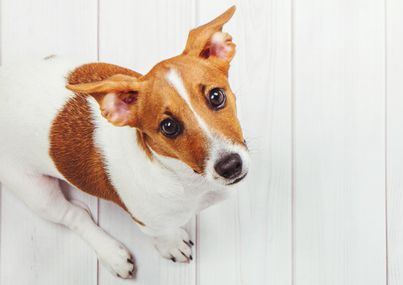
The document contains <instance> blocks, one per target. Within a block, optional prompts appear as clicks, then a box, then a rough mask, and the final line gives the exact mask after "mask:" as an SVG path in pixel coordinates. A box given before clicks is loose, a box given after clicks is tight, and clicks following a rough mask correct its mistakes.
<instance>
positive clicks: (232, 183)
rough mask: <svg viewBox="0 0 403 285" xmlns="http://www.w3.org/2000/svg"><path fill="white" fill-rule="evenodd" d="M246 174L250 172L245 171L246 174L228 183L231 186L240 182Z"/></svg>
mask: <svg viewBox="0 0 403 285" xmlns="http://www.w3.org/2000/svg"><path fill="white" fill-rule="evenodd" d="M246 175H248V173H245V174H244V175H242V176H240V177H238V178H237V179H235V180H234V181H232V182H230V183H228V184H227V185H228V186H230V185H234V184H237V183H238V182H240V181H242V180H243V179H244V178H245V177H246Z"/></svg>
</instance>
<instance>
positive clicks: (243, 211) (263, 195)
mask: <svg viewBox="0 0 403 285" xmlns="http://www.w3.org/2000/svg"><path fill="white" fill-rule="evenodd" d="M232 4H233V1H220V2H218V3H217V2H215V1H200V2H199V15H198V18H199V22H200V23H199V24H201V23H204V22H206V21H209V20H210V19H212V18H214V17H215V16H217V15H218V14H219V13H221V12H223V11H225V9H227V8H228V7H230V6H231V5H232ZM235 4H236V5H237V12H236V13H235V15H234V18H233V19H232V20H231V22H230V23H228V25H227V26H225V27H224V30H225V31H228V32H229V33H230V34H231V35H232V36H233V38H234V42H235V43H236V44H237V55H236V57H235V60H234V62H233V63H232V71H231V73H230V82H231V84H232V89H233V90H234V91H235V93H236V94H237V104H238V110H239V117H240V121H241V124H242V125H243V128H244V131H245V136H246V139H247V141H248V144H249V146H250V149H251V155H252V167H251V171H250V173H249V175H248V176H249V177H248V179H247V182H245V184H243V185H241V186H238V187H237V188H238V189H236V190H234V192H235V193H234V194H235V195H234V196H233V197H231V198H230V199H229V200H227V201H225V202H224V203H222V204H220V205H217V206H214V207H212V208H210V209H207V210H205V211H203V212H202V213H201V214H200V217H199V221H200V222H199V239H198V244H199V265H198V280H199V284H201V285H214V284H234V285H236V284H283V285H288V284H291V1H283V0H270V1H257V2H256V1H236V3H235ZM212 272H214V274H212Z"/></svg>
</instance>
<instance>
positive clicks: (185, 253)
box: [142, 227, 194, 262]
mask: <svg viewBox="0 0 403 285" xmlns="http://www.w3.org/2000/svg"><path fill="white" fill-rule="evenodd" d="M142 231H143V232H144V233H145V234H147V235H149V236H151V237H152V238H153V242H154V245H155V247H156V248H157V250H158V251H159V252H160V254H161V255H162V256H163V257H165V258H168V259H171V260H172V261H173V262H177V261H178V262H190V261H191V260H192V259H193V257H192V246H193V245H194V244H193V241H191V240H190V238H189V234H188V233H187V232H186V231H185V230H184V229H183V228H173V229H154V228H149V227H142Z"/></svg>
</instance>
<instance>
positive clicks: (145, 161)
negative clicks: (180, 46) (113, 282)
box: [0, 6, 250, 278]
mask: <svg viewBox="0 0 403 285" xmlns="http://www.w3.org/2000/svg"><path fill="white" fill-rule="evenodd" d="M234 12H235V7H234V6H233V7H231V8H230V9H228V10H227V11H226V12H224V13H223V14H222V15H220V16H218V17H217V18H216V19H214V20H212V21H211V22H209V23H207V24H205V25H202V26H200V27H197V28H195V29H193V30H191V31H190V32H189V36H188V40H187V43H186V47H185V49H184V51H183V52H182V54H180V55H178V56H175V57H173V58H170V59H167V60H164V61H162V62H160V63H158V64H157V65H155V66H154V67H153V68H152V69H151V70H150V71H149V72H148V73H147V74H145V75H141V74H139V73H137V72H135V71H132V70H129V69H127V68H123V67H120V66H116V65H113V64H107V63H90V64H85V65H81V66H79V65H76V64H73V63H72V62H70V61H67V60H65V59H63V58H59V57H57V56H55V57H49V58H47V59H44V60H41V61H38V62H37V63H25V64H24V65H18V64H15V65H12V64H11V65H10V66H3V67H2V68H1V71H0V130H1V136H0V181H1V182H2V184H3V186H4V187H5V188H7V189H10V190H11V191H13V192H14V193H15V194H16V196H18V197H19V198H20V199H21V200H22V201H24V203H25V204H26V205H27V206H28V207H30V208H31V209H32V210H33V211H34V212H36V213H37V214H38V215H40V216H41V217H43V218H44V219H46V220H49V221H51V222H55V223H59V224H62V225H64V226H66V227H68V228H70V229H71V230H73V231H74V232H75V233H77V234H78V235H79V236H81V237H82V238H83V239H84V240H85V241H86V242H87V243H88V244H89V245H90V246H91V247H92V248H93V249H94V251H95V253H96V254H97V256H98V258H99V260H100V261H101V262H102V263H103V264H104V265H105V266H106V267H107V268H108V269H109V270H110V271H111V272H112V273H113V274H115V275H117V276H119V277H121V278H131V277H133V275H134V269H135V265H134V261H133V258H132V256H131V254H130V252H129V251H128V250H127V249H126V247H125V246H124V245H122V244H121V243H120V242H118V241H116V240H115V239H114V238H112V237H111V236H109V235H108V234H107V233H105V232H104V231H103V230H102V229H101V228H100V227H98V226H97V224H96V223H95V222H94V221H93V219H92V217H91V213H90V211H89V209H88V208H87V207H86V205H84V204H83V203H81V202H78V201H67V200H66V199H65V197H64V196H63V194H62V192H61V190H60V186H59V182H60V181H59V180H64V181H66V182H68V183H70V184H71V185H73V186H75V187H76V188H78V189H80V190H82V191H84V192H87V193H89V194H91V195H94V196H96V197H99V198H102V199H106V200H109V201H112V202H114V203H116V204H117V205H119V206H120V207H122V208H123V209H124V210H126V211H127V212H128V213H129V214H130V215H131V217H132V218H133V220H134V222H136V223H137V224H138V225H139V227H140V229H141V230H142V231H143V232H144V233H145V234H146V235H149V236H150V237H152V239H153V242H154V244H155V247H156V248H157V249H158V251H159V252H160V253H161V255H162V256H163V257H165V258H168V259H171V260H172V261H174V262H190V260H192V246H193V242H192V241H191V240H190V238H189V235H188V233H187V232H186V231H185V230H184V229H183V228H182V226H183V225H185V224H186V223H187V222H188V221H189V220H190V219H191V218H192V217H193V216H194V215H195V214H197V213H198V212H199V211H201V210H202V209H204V208H206V207H209V206H210V205H212V204H214V203H217V202H218V201H221V200H222V199H224V198H225V197H226V196H227V194H228V193H229V192H231V191H230V189H231V185H234V184H236V183H238V182H239V181H241V180H242V179H243V178H245V176H246V175H247V173H248V170H249V164H250V158H249V154H248V148H247V145H246V142H245V140H244V137H243V134H242V129H241V127H240V123H239V121H238V119H237V115H236V102H235V100H236V99H235V95H234V94H233V92H232V91H231V89H230V87H229V84H228V71H229V66H230V61H231V60H232V58H233V56H234V54H235V44H234V43H233V42H232V38H231V36H230V35H229V34H227V33H224V32H222V28H223V25H224V24H225V23H226V22H228V20H229V19H230V18H231V17H232V15H233V14H234ZM77 66H78V67H77ZM69 71H70V73H69ZM66 79H67V85H66V81H65V80H66ZM66 88H67V89H69V90H67V89H66ZM71 91H72V92H71Z"/></svg>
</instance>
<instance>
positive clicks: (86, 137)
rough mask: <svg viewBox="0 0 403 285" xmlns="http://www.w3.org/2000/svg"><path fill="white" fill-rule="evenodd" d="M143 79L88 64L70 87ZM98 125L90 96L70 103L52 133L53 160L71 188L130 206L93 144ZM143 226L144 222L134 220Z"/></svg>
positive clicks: (70, 79) (122, 70)
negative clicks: (126, 78)
mask: <svg viewBox="0 0 403 285" xmlns="http://www.w3.org/2000/svg"><path fill="white" fill-rule="evenodd" d="M117 73H120V74H127V75H131V76H139V74H138V73H136V72H134V71H131V70H128V69H125V68H121V67H118V66H115V65H110V64H105V63H95V64H87V65H83V66H81V67H79V68H77V69H76V70H75V71H73V72H72V73H71V74H70V76H69V77H68V82H69V83H70V84H75V83H83V82H91V80H102V79H104V78H107V77H109V76H111V75H113V74H117ZM93 133H94V125H93V123H92V121H91V110H90V108H89V106H88V104H87V100H86V95H81V94H77V95H75V96H74V97H73V98H72V99H70V100H69V101H68V102H67V103H66V104H65V106H64V108H63V109H62V110H61V111H60V112H59V114H58V116H57V117H56V118H55V120H54V121H53V125H52V128H51V132H50V143H51V146H50V151H49V152H50V156H51V157H52V159H53V161H54V163H55V165H56V167H57V169H58V170H59V171H60V173H62V174H63V176H64V177H65V178H66V179H67V181H69V182H70V183H71V184H73V185H74V186H76V187H77V188H79V189H80V190H82V191H84V192H87V193H88V194H90V195H94V196H97V197H100V198H102V199H105V200H109V201H112V202H114V203H116V204H118V205H119V206H120V207H122V208H123V209H125V210H126V211H127V209H126V206H125V205H124V203H123V202H122V201H121V199H120V197H119V196H118V194H117V193H116V191H115V189H114V187H113V186H112V184H111V182H110V180H109V177H108V175H107V173H106V170H105V167H104V163H103V160H102V157H101V155H100V153H99V152H98V150H97V148H96V146H95V145H94V141H93ZM133 219H134V220H135V221H136V222H137V223H139V224H140V225H144V224H143V223H142V222H141V221H139V220H138V219H136V218H135V217H133Z"/></svg>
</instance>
